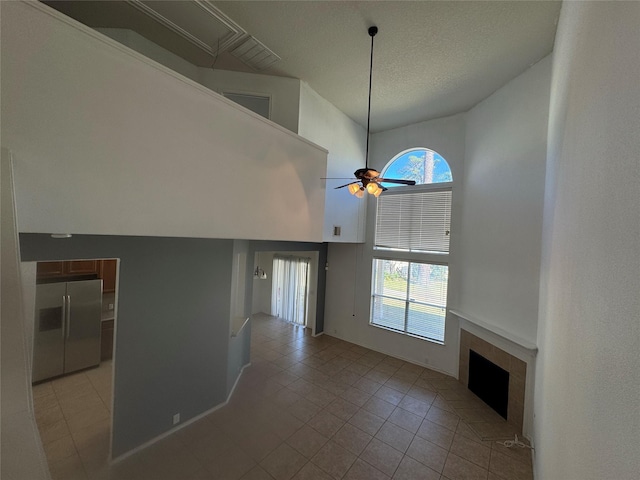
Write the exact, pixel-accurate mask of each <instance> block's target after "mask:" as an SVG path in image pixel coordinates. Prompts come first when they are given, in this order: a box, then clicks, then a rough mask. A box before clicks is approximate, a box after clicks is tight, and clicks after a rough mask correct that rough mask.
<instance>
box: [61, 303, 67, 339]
mask: <svg viewBox="0 0 640 480" xmlns="http://www.w3.org/2000/svg"><path fill="white" fill-rule="evenodd" d="M66 326H67V296H66V295H63V296H62V328H61V329H60V331H61V332H62V338H63V339H64V335H65V330H66Z"/></svg>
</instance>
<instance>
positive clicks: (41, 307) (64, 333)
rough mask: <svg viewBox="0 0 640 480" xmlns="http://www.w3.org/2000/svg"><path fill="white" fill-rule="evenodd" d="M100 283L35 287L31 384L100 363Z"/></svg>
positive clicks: (94, 281) (91, 281) (48, 284)
mask: <svg viewBox="0 0 640 480" xmlns="http://www.w3.org/2000/svg"><path fill="white" fill-rule="evenodd" d="M101 311H102V280H83V281H77V282H59V283H45V284H40V285H36V317H35V328H34V345H33V371H32V381H33V382H34V383H35V382H39V381H41V380H45V379H47V378H50V377H55V376H58V375H62V374H65V373H69V372H73V371H76V370H80V369H83V368H87V367H91V366H94V365H98V364H99V363H100V332H101V323H100V321H101V320H100V318H101Z"/></svg>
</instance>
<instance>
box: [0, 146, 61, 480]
mask: <svg viewBox="0 0 640 480" xmlns="http://www.w3.org/2000/svg"><path fill="white" fill-rule="evenodd" d="M0 162H1V167H0V180H1V191H2V198H1V204H2V208H1V218H2V229H1V232H2V235H1V239H0V241H1V243H2V258H1V259H0V261H1V262H2V270H1V278H0V285H2V289H1V290H0V296H1V297H2V302H1V306H2V307H1V309H0V314H1V316H2V322H1V323H0V325H1V329H0V338H1V339H2V345H1V348H0V351H1V352H2V361H1V362H0V365H1V366H2V372H1V375H0V378H1V379H2V385H1V387H0V392H1V394H2V396H1V401H2V429H1V430H2V439H1V448H2V452H1V456H2V465H1V470H0V476H1V477H2V478H16V479H17V478H29V479H33V480H38V479H47V478H49V473H48V469H47V460H46V458H45V455H44V451H43V449H42V443H41V441H40V435H39V433H38V428H37V426H36V422H35V417H34V413H33V398H32V392H31V348H30V347H31V344H30V342H28V339H27V338H25V325H26V324H27V323H28V322H27V320H26V316H25V312H24V310H23V304H22V302H23V292H22V289H21V281H20V267H19V264H20V250H19V246H18V231H17V228H16V217H15V203H14V192H13V176H12V166H11V155H10V153H9V151H8V150H6V149H4V148H3V149H2V158H1V159H0Z"/></svg>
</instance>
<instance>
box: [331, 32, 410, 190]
mask: <svg viewBox="0 0 640 480" xmlns="http://www.w3.org/2000/svg"><path fill="white" fill-rule="evenodd" d="M368 32H369V36H370V37H371V61H370V63H369V106H368V109H367V150H366V153H365V168H359V169H358V170H356V171H355V172H354V173H353V175H354V176H355V177H356V180H357V181H355V182H353V181H352V182H350V183H346V184H344V185H340V186H339V187H336V188H335V190H337V189H339V188H344V187H349V192H350V193H351V195H355V196H356V197H358V198H362V197H363V196H364V192H365V191H366V192H367V193H370V194H371V195H373V196H375V197H379V196H380V194H381V193H382V192H384V191H385V190H388V189H387V188H386V187H384V186H382V185H381V183H383V182H384V183H398V184H401V185H415V184H416V182H415V180H401V179H395V178H382V177H381V176H380V172H378V171H377V170H374V169H373V168H369V167H368V165H369V126H370V123H371V79H372V77H373V37H375V35H376V33H378V27H376V26H372V27H369V30H368Z"/></svg>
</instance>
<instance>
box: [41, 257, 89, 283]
mask: <svg viewBox="0 0 640 480" xmlns="http://www.w3.org/2000/svg"><path fill="white" fill-rule="evenodd" d="M99 269H100V260H68V261H64V262H62V261H61V262H38V265H37V267H36V279H37V280H40V279H45V278H47V279H48V278H56V277H67V276H73V275H96V276H97V275H98V273H99Z"/></svg>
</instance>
